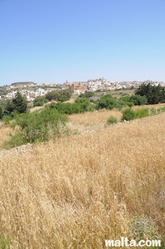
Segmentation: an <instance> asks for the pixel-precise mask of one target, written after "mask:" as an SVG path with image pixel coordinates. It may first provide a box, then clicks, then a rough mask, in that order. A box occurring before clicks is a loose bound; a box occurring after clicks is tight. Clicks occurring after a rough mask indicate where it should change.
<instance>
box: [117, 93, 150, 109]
mask: <svg viewBox="0 0 165 249" xmlns="http://www.w3.org/2000/svg"><path fill="white" fill-rule="evenodd" d="M121 100H122V101H124V102H125V104H126V105H128V106H129V107H132V106H133V105H145V104H147V98H146V96H140V95H131V96H124V97H121Z"/></svg>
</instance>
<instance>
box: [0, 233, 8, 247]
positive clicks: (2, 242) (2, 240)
mask: <svg viewBox="0 0 165 249" xmlns="http://www.w3.org/2000/svg"><path fill="white" fill-rule="evenodd" d="M9 247H10V239H9V237H7V236H4V235H3V236H0V249H9Z"/></svg>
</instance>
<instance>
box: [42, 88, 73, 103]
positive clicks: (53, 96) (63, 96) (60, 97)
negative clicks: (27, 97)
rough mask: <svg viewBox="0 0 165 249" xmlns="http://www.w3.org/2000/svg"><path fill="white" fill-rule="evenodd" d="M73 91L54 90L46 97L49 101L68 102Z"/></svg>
mask: <svg viewBox="0 0 165 249" xmlns="http://www.w3.org/2000/svg"><path fill="white" fill-rule="evenodd" d="M71 96H72V91H71V90H70V89H65V90H53V91H51V92H49V93H47V94H46V95H45V98H46V99H47V100H48V101H51V100H56V101H60V102H64V101H67V100H69V99H70V98H71Z"/></svg>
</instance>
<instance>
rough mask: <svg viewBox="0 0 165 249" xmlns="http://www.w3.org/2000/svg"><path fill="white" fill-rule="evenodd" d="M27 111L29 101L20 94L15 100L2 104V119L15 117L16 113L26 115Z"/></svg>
mask: <svg viewBox="0 0 165 249" xmlns="http://www.w3.org/2000/svg"><path fill="white" fill-rule="evenodd" d="M26 111H27V100H26V98H25V97H24V96H22V95H21V94H20V93H19V92H17V93H16V96H15V98H13V99H12V100H8V101H3V100H2V101H1V102H0V119H2V118H3V117H5V116H11V117H12V116H13V115H14V113H24V112H26Z"/></svg>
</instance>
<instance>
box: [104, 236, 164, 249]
mask: <svg viewBox="0 0 165 249" xmlns="http://www.w3.org/2000/svg"><path fill="white" fill-rule="evenodd" d="M105 246H106V247H107V248H108V247H113V248H114V247H161V240H140V241H138V242H137V241H136V240H133V239H132V240H129V239H128V238H125V237H121V238H120V240H105Z"/></svg>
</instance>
